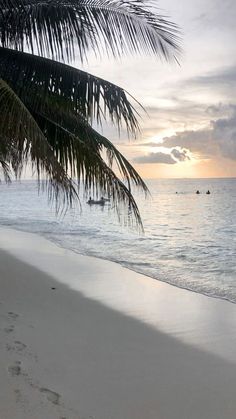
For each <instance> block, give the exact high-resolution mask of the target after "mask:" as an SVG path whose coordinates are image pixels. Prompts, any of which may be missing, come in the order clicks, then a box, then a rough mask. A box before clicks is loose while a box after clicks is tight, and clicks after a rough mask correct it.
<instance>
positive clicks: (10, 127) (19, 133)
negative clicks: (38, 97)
mask: <svg viewBox="0 0 236 419" xmlns="http://www.w3.org/2000/svg"><path fill="white" fill-rule="evenodd" d="M0 115H1V118H0V133H1V147H0V151H1V155H2V156H4V157H5V159H6V160H5V162H6V164H8V165H11V166H12V168H13V170H14V172H15V174H16V176H20V174H21V170H22V167H23V166H24V165H25V164H26V163H27V162H28V161H30V163H31V164H32V168H33V169H35V170H36V172H37V175H38V178H39V179H40V177H41V176H43V177H44V178H45V182H44V185H45V186H46V188H47V190H48V194H49V198H50V199H53V200H55V201H56V203H57V204H58V205H60V204H63V205H67V204H70V203H71V202H72V201H73V200H74V199H78V194H77V192H76V189H75V186H74V185H73V182H72V181H71V180H70V178H69V177H68V175H67V173H66V172H65V170H64V168H63V167H62V166H61V165H60V164H59V162H58V161H57V159H56V157H55V155H54V153H53V150H52V148H51V147H50V145H49V144H48V142H47V139H46V137H45V136H44V134H43V133H42V131H41V129H40V128H39V126H38V125H37V123H36V121H35V120H34V118H33V117H32V115H31V114H30V113H29V111H28V110H27V109H26V107H25V105H24V104H23V103H22V102H21V100H20V99H19V98H18V97H17V95H16V94H15V93H14V92H13V90H12V89H11V88H10V87H9V86H8V85H7V84H6V83H5V81H3V80H1V79H0Z"/></svg>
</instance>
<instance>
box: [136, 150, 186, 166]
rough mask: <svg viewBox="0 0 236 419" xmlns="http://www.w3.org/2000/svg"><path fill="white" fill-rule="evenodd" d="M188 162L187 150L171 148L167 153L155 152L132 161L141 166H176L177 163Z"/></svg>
mask: <svg viewBox="0 0 236 419" xmlns="http://www.w3.org/2000/svg"><path fill="white" fill-rule="evenodd" d="M186 160H190V157H189V155H188V150H185V149H180V148H173V149H170V150H169V152H166V153H164V152H162V151H157V152H156V153H149V154H147V155H145V156H139V157H136V158H135V159H134V161H135V163H142V164H148V163H149V164H152V163H155V164H176V163H178V162H183V161H186Z"/></svg>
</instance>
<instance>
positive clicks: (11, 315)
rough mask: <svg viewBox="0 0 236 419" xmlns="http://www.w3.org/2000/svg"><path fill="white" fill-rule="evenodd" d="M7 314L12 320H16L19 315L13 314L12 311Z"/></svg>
mask: <svg viewBox="0 0 236 419" xmlns="http://www.w3.org/2000/svg"><path fill="white" fill-rule="evenodd" d="M7 314H8V317H10V318H11V319H14V320H15V319H17V317H19V314H16V313H13V311H9V312H8V313H7Z"/></svg>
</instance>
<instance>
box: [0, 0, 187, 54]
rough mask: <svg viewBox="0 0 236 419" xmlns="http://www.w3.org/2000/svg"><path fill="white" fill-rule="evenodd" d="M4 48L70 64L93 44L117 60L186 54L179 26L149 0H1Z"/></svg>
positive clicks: (1, 25)
mask: <svg viewBox="0 0 236 419" xmlns="http://www.w3.org/2000/svg"><path fill="white" fill-rule="evenodd" d="M0 7H1V13H0V28H1V34H0V40H1V44H2V46H4V47H10V48H15V49H18V50H23V49H24V48H25V46H27V48H30V50H31V52H34V50H35V49H36V50H37V52H38V53H39V54H40V55H44V56H45V55H46V56H48V55H50V56H51V57H52V58H57V59H64V57H66V58H67V59H68V60H70V59H71V58H72V57H73V56H74V52H75V50H74V47H75V46H78V50H79V55H80V58H81V59H82V60H83V59H84V57H85V56H86V53H87V50H88V48H89V47H90V46H91V45H92V46H93V49H94V50H96V52H97V53H101V52H103V50H104V49H105V50H106V51H107V53H108V54H112V55H114V56H115V57H117V56H120V55H121V54H123V53H140V52H145V53H147V52H148V53H154V54H157V55H159V56H161V57H164V58H165V59H167V60H168V59H170V58H171V57H174V58H176V57H177V56H178V54H179V52H180V47H179V35H178V33H179V32H178V28H177V26H176V25H175V24H174V23H172V22H170V21H169V20H168V19H167V18H165V17H164V16H162V15H160V13H159V10H157V8H156V6H155V3H154V2H152V3H151V4H150V3H149V5H148V2H147V1H144V0H132V1H127V0H79V1H78V0H63V1H62V2H59V1H58V0H41V1H40V0H12V1H10V0H0Z"/></svg>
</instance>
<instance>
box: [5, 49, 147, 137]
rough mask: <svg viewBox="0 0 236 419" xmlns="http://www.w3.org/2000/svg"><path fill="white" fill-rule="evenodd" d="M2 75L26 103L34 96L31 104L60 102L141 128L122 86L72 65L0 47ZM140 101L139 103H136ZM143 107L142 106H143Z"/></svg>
mask: <svg viewBox="0 0 236 419" xmlns="http://www.w3.org/2000/svg"><path fill="white" fill-rule="evenodd" d="M0 77H1V78H2V79H4V80H6V82H7V83H8V84H9V85H10V86H11V87H12V89H13V90H14V91H15V92H16V93H17V95H19V97H20V98H21V99H22V101H23V102H25V98H27V97H28V96H29V95H31V96H32V100H34V102H33V103H32V107H33V108H34V109H37V108H38V107H39V106H40V105H39V103H42V102H43V101H51V102H53V101H56V102H57V103H58V102H59V101H60V103H61V107H63V108H64V109H67V110H68V111H73V112H74V113H78V114H81V115H83V117H84V118H85V119H87V120H88V121H90V122H92V121H93V120H94V119H95V120H96V121H97V122H98V123H100V122H101V120H102V119H103V118H107V116H109V118H110V120H111V121H112V122H113V123H114V124H115V125H116V126H117V127H118V129H120V128H121V126H122V125H124V126H125V127H126V128H127V130H128V132H131V133H135V132H137V131H138V129H139V126H138V121H137V118H136V114H137V113H136V111H135V109H134V107H133V105H132V104H131V103H130V101H129V99H128V95H127V92H125V90H123V89H122V88H120V87H118V86H116V85H114V84H113V83H110V82H108V81H106V80H103V79H101V78H99V77H95V76H93V75H92V74H89V73H87V72H85V71H81V70H77V69H75V68H73V67H71V66H68V65H65V64H62V63H58V62H56V61H52V60H49V59H47V58H42V57H37V56H33V55H31V54H27V53H23V52H19V51H13V50H10V49H6V48H2V47H0ZM136 103H137V104H138V102H136ZM140 106H141V105H140Z"/></svg>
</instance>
